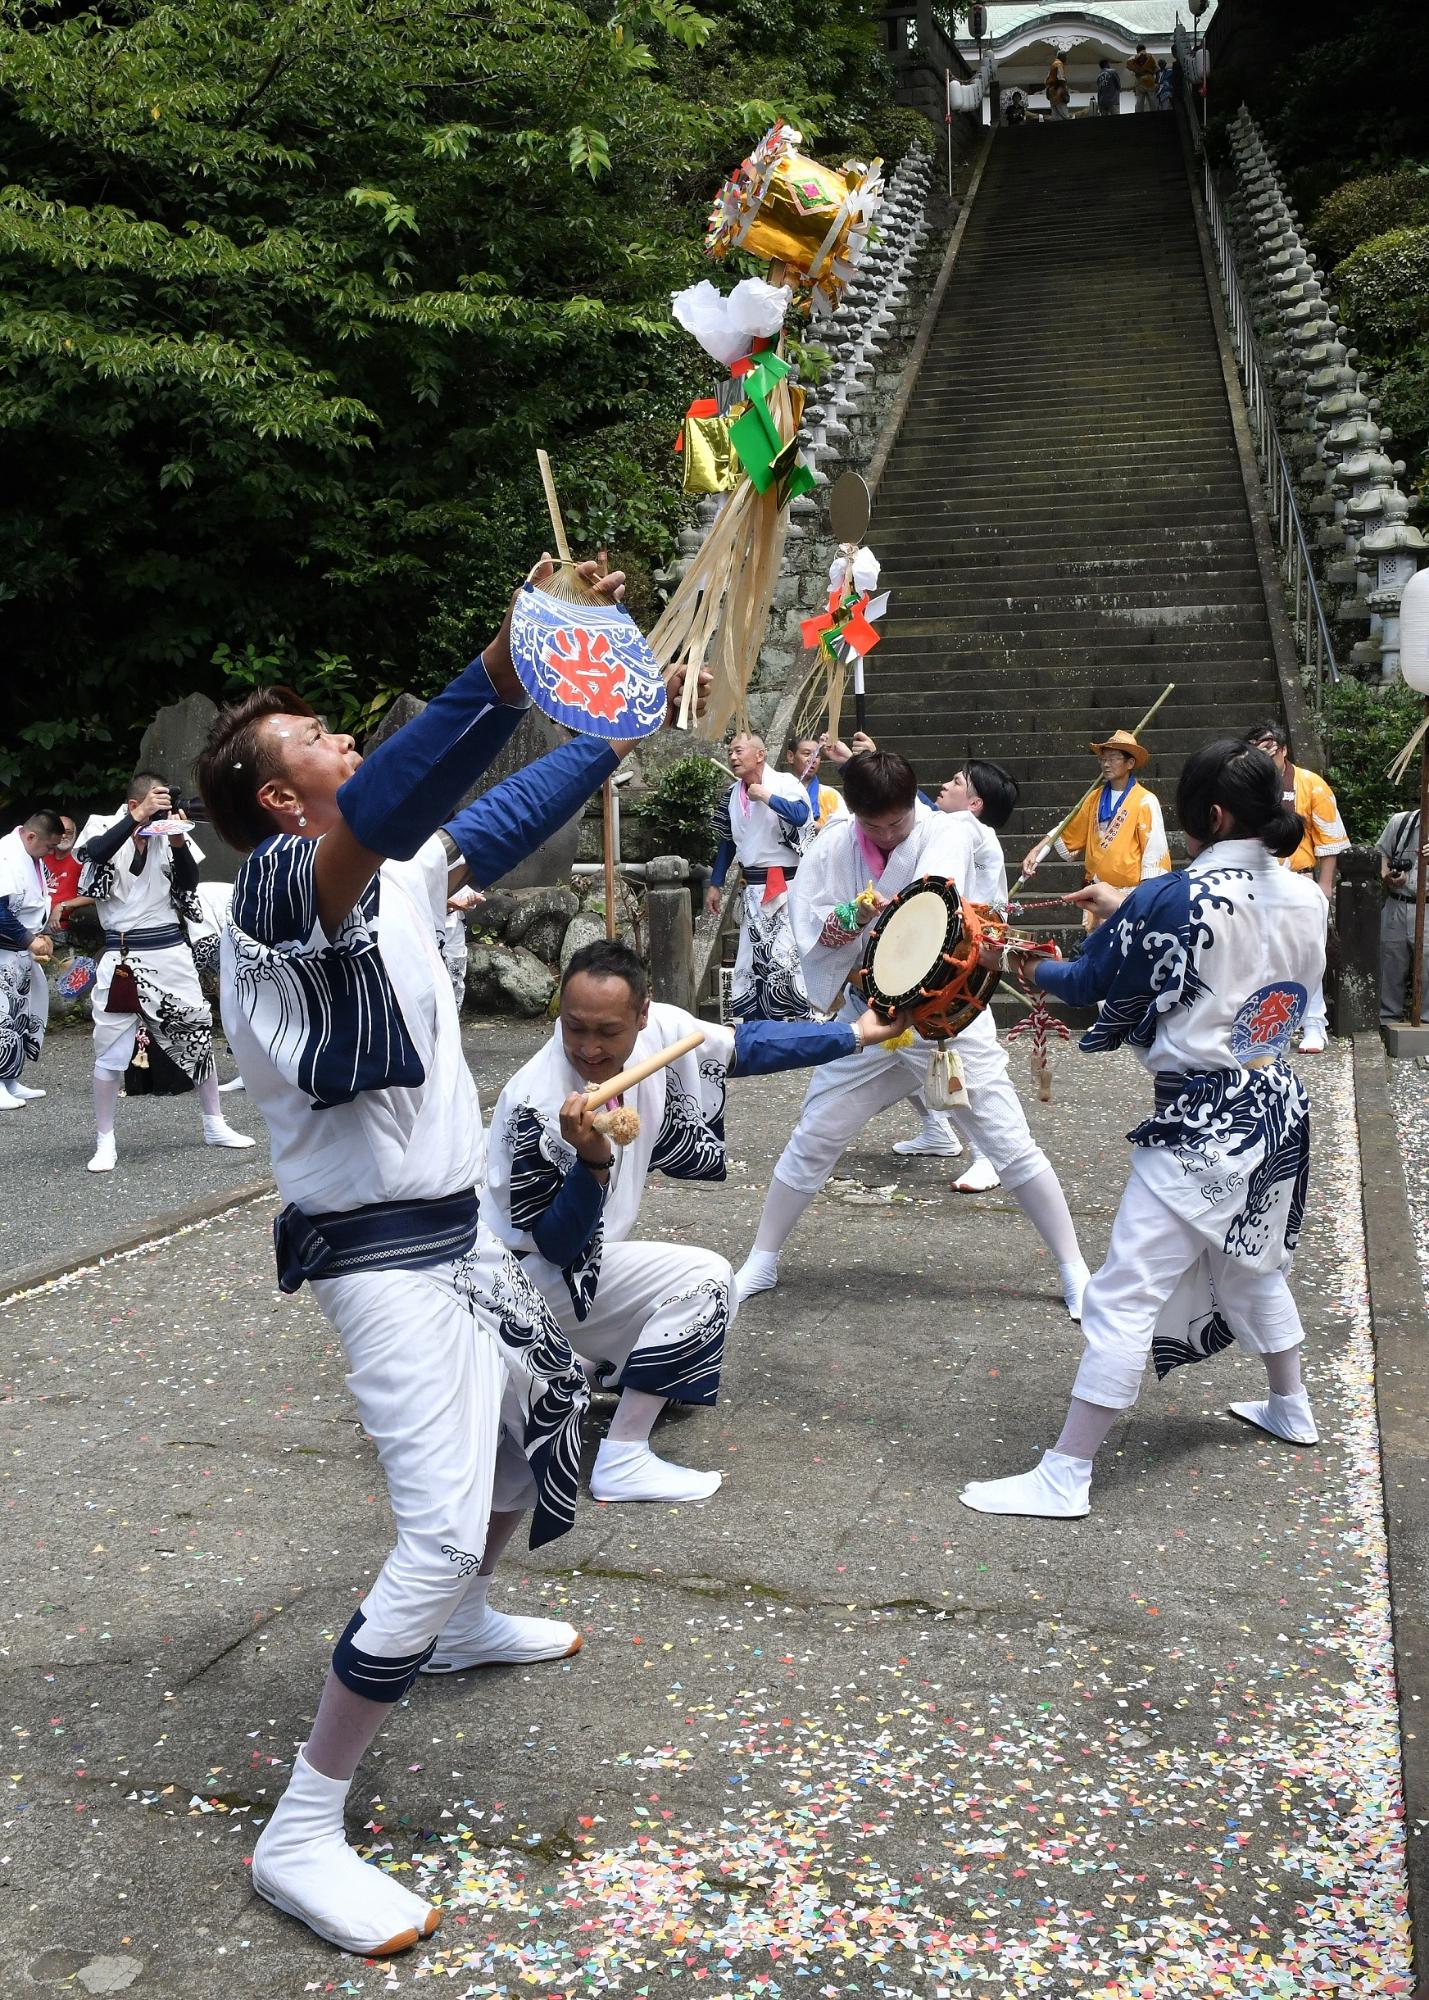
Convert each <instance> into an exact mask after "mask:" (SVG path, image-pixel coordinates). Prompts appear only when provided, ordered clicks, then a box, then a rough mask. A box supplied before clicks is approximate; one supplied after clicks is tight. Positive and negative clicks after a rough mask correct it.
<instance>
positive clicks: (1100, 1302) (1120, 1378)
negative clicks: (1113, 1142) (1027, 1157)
mask: <svg viewBox="0 0 1429 2000" xmlns="http://www.w3.org/2000/svg"><path fill="white" fill-rule="evenodd" d="M1145 1160H1146V1151H1145V1149H1144V1148H1141V1147H1137V1148H1134V1149H1133V1152H1132V1159H1131V1178H1130V1179H1129V1180H1128V1182H1127V1184H1126V1192H1125V1194H1123V1196H1122V1198H1121V1206H1120V1208H1118V1210H1117V1212H1116V1220H1115V1222H1114V1223H1113V1224H1112V1231H1111V1244H1110V1247H1109V1248H1108V1250H1107V1255H1106V1262H1105V1263H1104V1264H1103V1265H1102V1267H1101V1269H1100V1270H1099V1271H1097V1272H1095V1273H1094V1274H1093V1276H1092V1278H1091V1280H1090V1282H1089V1283H1088V1285H1087V1289H1086V1293H1085V1295H1084V1296H1083V1299H1082V1338H1083V1339H1084V1340H1085V1342H1086V1348H1085V1351H1084V1353H1083V1355H1082V1362H1081V1366H1080V1367H1079V1368H1078V1370H1077V1379H1076V1383H1075V1385H1074V1387H1073V1390H1072V1393H1073V1395H1074V1396H1079V1397H1080V1398H1081V1400H1082V1401H1083V1402H1084V1403H1099V1404H1101V1405H1102V1407H1103V1408H1105V1409H1111V1410H1129V1409H1130V1408H1131V1406H1132V1404H1133V1403H1134V1402H1135V1401H1136V1398H1137V1395H1138V1393H1139V1391H1140V1388H1141V1376H1142V1371H1143V1370H1144V1369H1145V1367H1146V1361H1147V1357H1148V1355H1149V1354H1150V1352H1151V1342H1152V1337H1153V1335H1154V1334H1155V1333H1156V1331H1157V1322H1158V1320H1159V1319H1160V1318H1161V1313H1162V1308H1163V1307H1164V1306H1166V1304H1167V1302H1168V1301H1169V1300H1170V1299H1171V1298H1172V1296H1173V1294H1176V1293H1177V1292H1178V1288H1182V1289H1181V1290H1180V1296H1181V1297H1182V1298H1185V1296H1186V1290H1185V1289H1184V1287H1185V1285H1186V1281H1187V1280H1190V1279H1192V1278H1193V1277H1194V1275H1195V1274H1196V1273H1197V1269H1198V1266H1200V1264H1201V1260H1202V1258H1204V1259H1205V1260H1206V1264H1207V1265H1208V1267H1209V1276H1210V1283H1211V1285H1212V1286H1213V1287H1214V1290H1215V1295H1216V1300H1217V1303H1218V1304H1219V1307H1220V1311H1221V1317H1222V1318H1223V1319H1224V1320H1225V1322H1226V1324H1227V1326H1229V1327H1230V1329H1231V1331H1232V1332H1233V1333H1234V1334H1235V1337H1236V1339H1237V1341H1238V1342H1239V1343H1240V1345H1241V1346H1242V1347H1245V1348H1249V1349H1250V1351H1251V1352H1252V1353H1257V1354H1278V1353H1280V1352H1281V1351H1282V1350H1283V1349H1284V1348H1287V1347H1297V1346H1298V1345H1299V1344H1300V1342H1301V1341H1302V1340H1303V1339H1304V1338H1305V1329H1304V1327H1303V1326H1302V1325H1301V1323H1300V1315H1299V1313H1298V1312H1297V1311H1296V1308H1295V1301H1294V1299H1293V1298H1292V1297H1291V1296H1290V1287H1289V1285H1288V1284H1287V1283H1286V1281H1285V1270H1288V1268H1289V1259H1288V1258H1287V1259H1286V1264H1285V1269H1283V1270H1279V1271H1252V1270H1250V1269H1248V1268H1247V1266H1246V1265H1245V1263H1244V1262H1243V1261H1242V1260H1241V1259H1240V1258H1237V1257H1230V1256H1227V1254H1226V1252H1225V1251H1224V1250H1221V1249H1218V1248H1216V1247H1215V1246H1214V1245H1212V1244H1210V1243H1209V1242H1208V1241H1207V1238H1206V1237H1205V1236H1204V1235H1203V1234H1202V1233H1201V1232H1200V1231H1199V1230H1198V1229H1196V1228H1195V1226H1194V1224H1193V1223H1191V1222H1190V1221H1189V1220H1188V1218H1187V1217H1186V1216H1184V1215H1182V1214H1180V1213H1179V1212H1178V1211H1177V1210H1176V1209H1174V1208H1172V1207H1171V1206H1170V1205H1169V1204H1168V1203H1167V1202H1165V1201H1163V1200H1162V1198H1161V1196H1160V1195H1159V1194H1157V1193H1156V1192H1155V1191H1154V1190H1153V1189H1152V1188H1151V1187H1149V1186H1148V1185H1147V1183H1146V1180H1145V1178H1144V1176H1143V1173H1142V1171H1141V1170H1142V1168H1143V1165H1144V1163H1145ZM1192 1198H1193V1197H1192ZM1184 1328H1185V1315H1182V1317H1181V1327H1180V1329H1179V1330H1181V1331H1184Z"/></svg>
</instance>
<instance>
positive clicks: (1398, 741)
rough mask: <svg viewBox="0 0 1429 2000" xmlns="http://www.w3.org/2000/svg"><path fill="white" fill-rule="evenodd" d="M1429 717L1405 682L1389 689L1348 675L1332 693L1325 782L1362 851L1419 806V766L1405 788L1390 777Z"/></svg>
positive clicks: (1416, 762)
mask: <svg viewBox="0 0 1429 2000" xmlns="http://www.w3.org/2000/svg"><path fill="white" fill-rule="evenodd" d="M1423 714H1424V703H1423V701H1422V700H1421V699H1420V697H1419V696H1418V695H1417V694H1415V693H1414V692H1413V690H1412V689H1411V688H1407V687H1406V686H1405V685H1404V683H1403V681H1393V682H1391V683H1390V684H1389V685H1388V686H1387V687H1386V686H1384V685H1383V684H1379V685H1376V684H1375V683H1374V682H1372V681H1358V680H1352V679H1351V678H1350V677H1349V676H1348V675H1347V676H1346V677H1345V679H1343V680H1342V681H1339V682H1338V683H1337V684H1336V685H1335V686H1334V687H1332V688H1329V689H1328V690H1327V691H1326V695H1325V713H1324V719H1323V722H1322V724H1321V728H1322V732H1323V735H1324V742H1325V776H1326V777H1327V778H1328V779H1329V781H1330V787H1331V789H1332V791H1333V792H1334V794H1335V797H1336V798H1337V799H1338V800H1339V804H1340V815H1341V817H1342V818H1343V820H1344V822H1345V826H1346V828H1347V829H1348V831H1349V835H1350V838H1351V840H1353V841H1356V842H1359V843H1360V844H1362V845H1363V844H1369V843H1372V842H1374V841H1376V840H1378V839H1379V836H1380V833H1381V831H1382V829H1383V827H1384V823H1385V821H1386V820H1387V819H1388V818H1389V816H1390V814H1391V813H1396V812H1402V811H1403V810H1404V808H1405V807H1406V806H1412V805H1413V804H1414V802H1415V795H1416V791H1417V787H1418V783H1419V760H1418V759H1417V758H1416V759H1415V760H1414V764H1413V768H1412V770H1411V772H1410V775H1409V776H1408V777H1407V778H1406V779H1405V780H1404V782H1403V783H1402V784H1401V785H1399V786H1394V785H1391V784H1390V782H1389V779H1388V778H1387V777H1386V776H1385V773H1386V771H1387V770H1388V769H1389V766H1390V765H1391V764H1392V763H1393V762H1394V759H1395V757H1396V756H1397V755H1398V753H1399V751H1400V750H1402V749H1403V747H1404V745H1405V744H1406V743H1407V742H1408V740H1409V738H1410V737H1411V736H1412V735H1413V733H1414V731H1415V729H1416V728H1417V727H1418V724H1419V722H1420V721H1421V720H1422V718H1423Z"/></svg>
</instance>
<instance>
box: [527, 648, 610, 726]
mask: <svg viewBox="0 0 1429 2000" xmlns="http://www.w3.org/2000/svg"><path fill="white" fill-rule="evenodd" d="M546 665H547V666H548V667H553V668H554V669H555V671H556V673H557V674H558V675H559V676H560V678H559V679H558V680H557V682H556V685H555V687H554V689H553V690H552V692H553V694H554V695H555V698H556V700H557V701H563V702H567V703H569V705H570V706H571V707H572V708H580V709H584V710H585V712H586V714H587V715H589V716H592V717H593V718H594V719H595V720H596V721H597V722H614V720H615V719H616V717H617V716H618V715H619V714H620V711H621V707H622V705H623V702H624V698H625V662H624V661H623V660H622V659H621V658H620V657H619V655H618V654H615V653H612V651H611V648H610V640H609V638H608V637H607V635H606V634H605V633H604V632H597V633H596V634H595V635H594V636H593V637H592V635H591V634H590V633H589V632H586V631H584V630H582V628H581V627H580V626H577V627H576V628H575V629H574V630H573V631H567V630H565V629H562V630H561V631H559V632H557V633H556V635H555V638H554V639H553V640H552V642H551V650H550V651H549V652H548V653H547V654H546Z"/></svg>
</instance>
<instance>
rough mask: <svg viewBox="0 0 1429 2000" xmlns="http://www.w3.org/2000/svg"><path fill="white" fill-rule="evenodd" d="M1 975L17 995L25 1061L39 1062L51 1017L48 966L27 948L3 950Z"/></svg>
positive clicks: (17, 1018) (18, 1021) (16, 1001)
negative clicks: (46, 971)
mask: <svg viewBox="0 0 1429 2000" xmlns="http://www.w3.org/2000/svg"><path fill="white" fill-rule="evenodd" d="M0 977H3V978H4V980H5V983H6V985H7V986H8V987H9V989H10V991H11V992H12V993H13V994H14V996H15V1026H16V1027H17V1028H18V1030H19V1031H20V1034H21V1035H22V1037H23V1038H24V1042H25V1054H26V1060H27V1061H29V1062H37V1061H38V1060H39V1054H40V1050H41V1049H42V1048H43V1047H44V1045H45V1029H46V1028H47V1027H48V1026H49V1020H50V982H49V979H48V978H47V977H46V974H45V968H44V967H43V966H42V965H41V964H40V962H39V960H38V959H37V958H34V957H32V956H31V954H30V953H29V952H28V951H0ZM31 1049H33V1050H34V1053H33V1054H31V1053H30V1051H31Z"/></svg>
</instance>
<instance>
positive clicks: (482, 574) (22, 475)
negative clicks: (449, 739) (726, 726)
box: [0, 0, 906, 795]
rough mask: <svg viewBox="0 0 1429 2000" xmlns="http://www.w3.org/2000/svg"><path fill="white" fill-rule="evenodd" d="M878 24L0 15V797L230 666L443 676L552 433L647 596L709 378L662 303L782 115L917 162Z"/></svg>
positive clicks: (428, 681)
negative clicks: (10, 696)
mask: <svg viewBox="0 0 1429 2000" xmlns="http://www.w3.org/2000/svg"><path fill="white" fill-rule="evenodd" d="M876 12H877V10H875V9H873V8H871V7H865V6H862V5H859V4H857V0H807V4H802V5H799V6H797V7H796V6H795V5H794V4H793V0H701V4H700V6H699V8H698V9H696V7H694V6H692V5H689V4H686V0H591V4H589V5H580V4H576V0H478V4H476V5H474V6H473V5H462V4H456V5H453V4H451V0H402V4H401V5H400V6H396V5H392V4H390V0H283V4H281V5H278V6H273V5H271V4H269V5H259V4H255V0H172V3H170V4H165V3H164V0H99V4H94V5H90V6H79V5H76V4H73V0H25V4H21V0H0V105H3V120H4V126H3V130H4V147H3V162H4V165H3V171H0V181H3V182H4V185H3V186H0V444H2V445H3V449H4V453H5V459H6V465H7V472H8V478H7V486H8V488H9V493H10V498H11V502H12V504H11V505H10V506H9V507H8V508H7V510H6V513H5V516H4V519H3V526H0V576H3V584H0V648H3V653H4V657H5V658H6V659H7V660H9V661H10V662H11V663H12V665H13V666H14V668H15V669H16V670H17V672H18V676H19V678H20V680H21V682H22V685H23V690H24V693H23V697H22V701H23V707H22V712H21V714H20V715H19V717H18V718H17V719H16V721H15V722H14V723H13V724H12V729H11V731H10V732H8V734H7V741H6V744H5V746H4V748H3V750H0V785H3V786H6V787H8V788H9V789H10V790H11V791H12V792H18V793H29V794H33V793H34V792H35V791H37V790H39V789H41V788H47V789H54V788H55V787H56V785H57V784H59V785H60V786H62V787H63V789H65V790H66V791H67V792H68V793H70V794H71V795H73V794H76V793H79V794H83V793H85V792H88V791H92V790H93V789H94V788H95V787H97V786H102V785H105V784H107V783H109V782H110V781H111V779H112V776H113V773H114V771H115V770H116V769H118V768H122V766H123V765H124V764H125V763H126V762H127V760H128V759H129V758H130V757H131V756H132V754H133V750H134V747H135V744H136V742H137V734H138V732H139V730H140V729H142V727H143V725H144V723H145V722H146V721H147V719H148V717H149V715H150V714H151V713H152V710H153V708H154V706H155V705H156V703H157V702H159V701H160V700H164V699H168V698H171V697H172V696H173V695H174V694H176V693H180V692H185V691H188V690H189V689H191V688H193V687H195V686H198V687H202V688H205V689H206V690H207V691H208V692H210V693H213V694H215V695H218V694H221V693H222V692H223V691H224V688H225V686H232V685H234V684H235V683H237V684H242V683H243V682H244V681H245V680H251V679H252V678H254V676H255V673H257V671H258V669H257V667H256V666H255V663H261V671H262V674H263V675H268V674H269V673H271V674H273V675H276V676H281V677H286V678H289V679H292V680H294V681H296V682H297V683H298V684H299V685H300V686H302V687H303V688H304V689H305V691H306V690H312V691H314V692H316V693H317V694H318V695H319V697H320V698H321V699H323V700H324V701H325V702H328V703H329V705H331V706H334V707H335V708H338V709H340V711H341V712H342V714H343V715H344V716H347V717H349V718H350V717H353V716H362V715H366V714H369V713H370V712H371V711H372V710H373V708H374V706H375V707H380V706H381V703H382V700H383V699H384V698H385V696H386V694H387V693H388V692H389V691H390V690H392V689H395V688H398V687H411V688H413V689H414V690H415V691H417V692H429V691H430V690H431V689H432V688H433V687H435V686H436V685H439V684H440V682H441V681H442V680H443V679H444V678H445V677H446V676H447V675H448V674H449V673H450V672H451V670H452V669H453V667H454V665H456V664H457V663H459V662H460V661H462V660H464V659H465V658H466V657H467V656H468V655H469V653H470V652H471V650H472V648H473V646H474V645H475V644H477V643H479V642H480V640H481V639H482V638H483V637H485V636H486V635H487V634H488V633H489V632H490V630H491V629H492V628H493V626H494V624H495V623H496V621H497V620H498V619H499V617H500V614H501V611H502V608H503V606H504V603H505V600H506V597H507V595H508V594H509V591H510V588H511V585H512V583H513V581H514V580H515V579H516V578H517V577H519V575H520V574H521V573H522V571H523V570H524V568H525V567H526V565H527V564H528V563H529V561H530V560H531V559H532V557H533V556H534V555H535V554H536V553H537V552H538V551H539V549H540V548H541V547H542V546H543V545H545V544H546V543H548V542H549V539H550V533H549V529H548V528H547V526H546V524H545V519H544V512H543V509H542V507H541V503H540V498H539V486H538V483H537V480H536V477H535V472H534V464H533V456H534V452H535V448H536V446H537V445H538V444H544V445H546V446H547V447H548V448H549V449H550V450H551V452H552V454H553V457H554V460H555V463H556V468H557V474H558V479H559V483H560V486H561V490H562V495H563V499H564V502H565V507H566V513H567V519H568V524H569V526H570V528H571V531H572V535H573V538H574V539H575V540H576V541H578V542H579V543H581V544H582V545H584V546H587V547H591V546H594V545H595V544H596V543H598V542H599V543H604V544H606V545H608V546H609V547H610V548H611V550H612V553H613V554H614V555H616V556H617V557H618V556H620V555H622V554H629V555H630V556H631V557H632V559H633V560H632V565H631V566H632V571H633V573H634V574H635V576H636V577H637V578H639V577H642V576H643V577H646V578H647V579H648V571H649V568H650V566H651V565H653V564H654V563H655V562H657V561H659V560H660V559H661V558H662V557H663V556H664V555H666V554H667V553H668V549H669V546H670V537H671V535H672V532H673V530H674V529H675V527H676V526H677V524H678V521H679V519H680V512H681V508H680V500H679V493H678V477H677V467H678V461H677V460H676V459H674V458H673V456H672V454H671V449H670V447H671V441H672V439H673V437H674V435H675V433H676V429H677V423H678V418H679V415H680V414H681V412H682V410H683V408H684V406H685V404H686V402H687V401H688V400H689V397H690V396H691V395H692V394H694V393H697V392H698V391H699V390H700V389H701V388H702V387H703V386H704V383H705V379H706V365H705V363H704V358H703V356H701V355H700V354H699V353H698V351H697V350H696V349H695V348H694V347H693V345H692V344H691V343H688V342H687V341H686V340H685V339H684V337H683V336H680V335H677V334H673V333H672V329H671V326H670V321H669V293H670V291H671V290H672V289H675V288H678V287H679V286H681V285H684V284H686V283H689V282H690V281H691V280H692V279H693V278H695V277H696V276H698V275H700V268H701V259H700V254H699V246H700V238H701V233H702V227H703V219H704V214H705V211H706V208H707V206H708V203H709V200H710V198H711V196H712V194H713V192H714V189H715V187H716V186H717V184H718V181H719V179H720V177H721V176H722V174H723V173H724V172H725V171H727V169H728V168H729V166H730V165H731V164H732V163H733V162H735V161H737V160H738V159H739V158H740V157H741V156H742V153H743V152H744V150H745V149H746V148H747V147H748V145H749V144H750V142H751V141H752V140H753V139H754V138H755V137H757V136H758V133H759V132H760V131H761V130H762V129H763V128H764V127H765V126H766V125H767V124H768V123H769V122H770V121H771V119H772V118H773V117H774V116H775V115H776V114H779V113H783V114H784V115H786V116H789V117H792V118H794V119H795V120H797V121H798V122H799V123H800V124H801V126H802V127H803V129H804V130H805V132H806V133H807V134H809V135H810V137H811V140H812V141H813V142H814V143H815V144H817V145H818V147H819V149H820V150H821V151H823V152H825V153H826V154H827V155H828V156H830V157H839V156H841V153H842V151H843V150H845V149H847V150H854V149H858V148H868V149H872V148H874V147H876V146H878V144H879V142H880V141H881V140H883V139H885V138H886V137H887V136H889V134H890V130H891V131H892V134H893V136H894V137H895V141H896V139H897V138H898V137H900V136H901V137H903V140H904V143H905V144H906V132H904V131H903V129H902V128H899V127H892V126H891V121H890V117H889V89H888V78H887V73H886V69H885V66H884V64H883V61H882V58H881V56H880V55H879V52H878V48H877V37H876ZM647 588H648V583H647ZM641 608H642V607H640V606H639V605H638V604H637V606H636V609H637V611H638V610H640V609H641ZM245 663H246V664H245ZM57 713H58V714H59V715H60V716H62V717H63V718H64V719H63V720H62V721H59V722H57V721H56V715H57Z"/></svg>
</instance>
